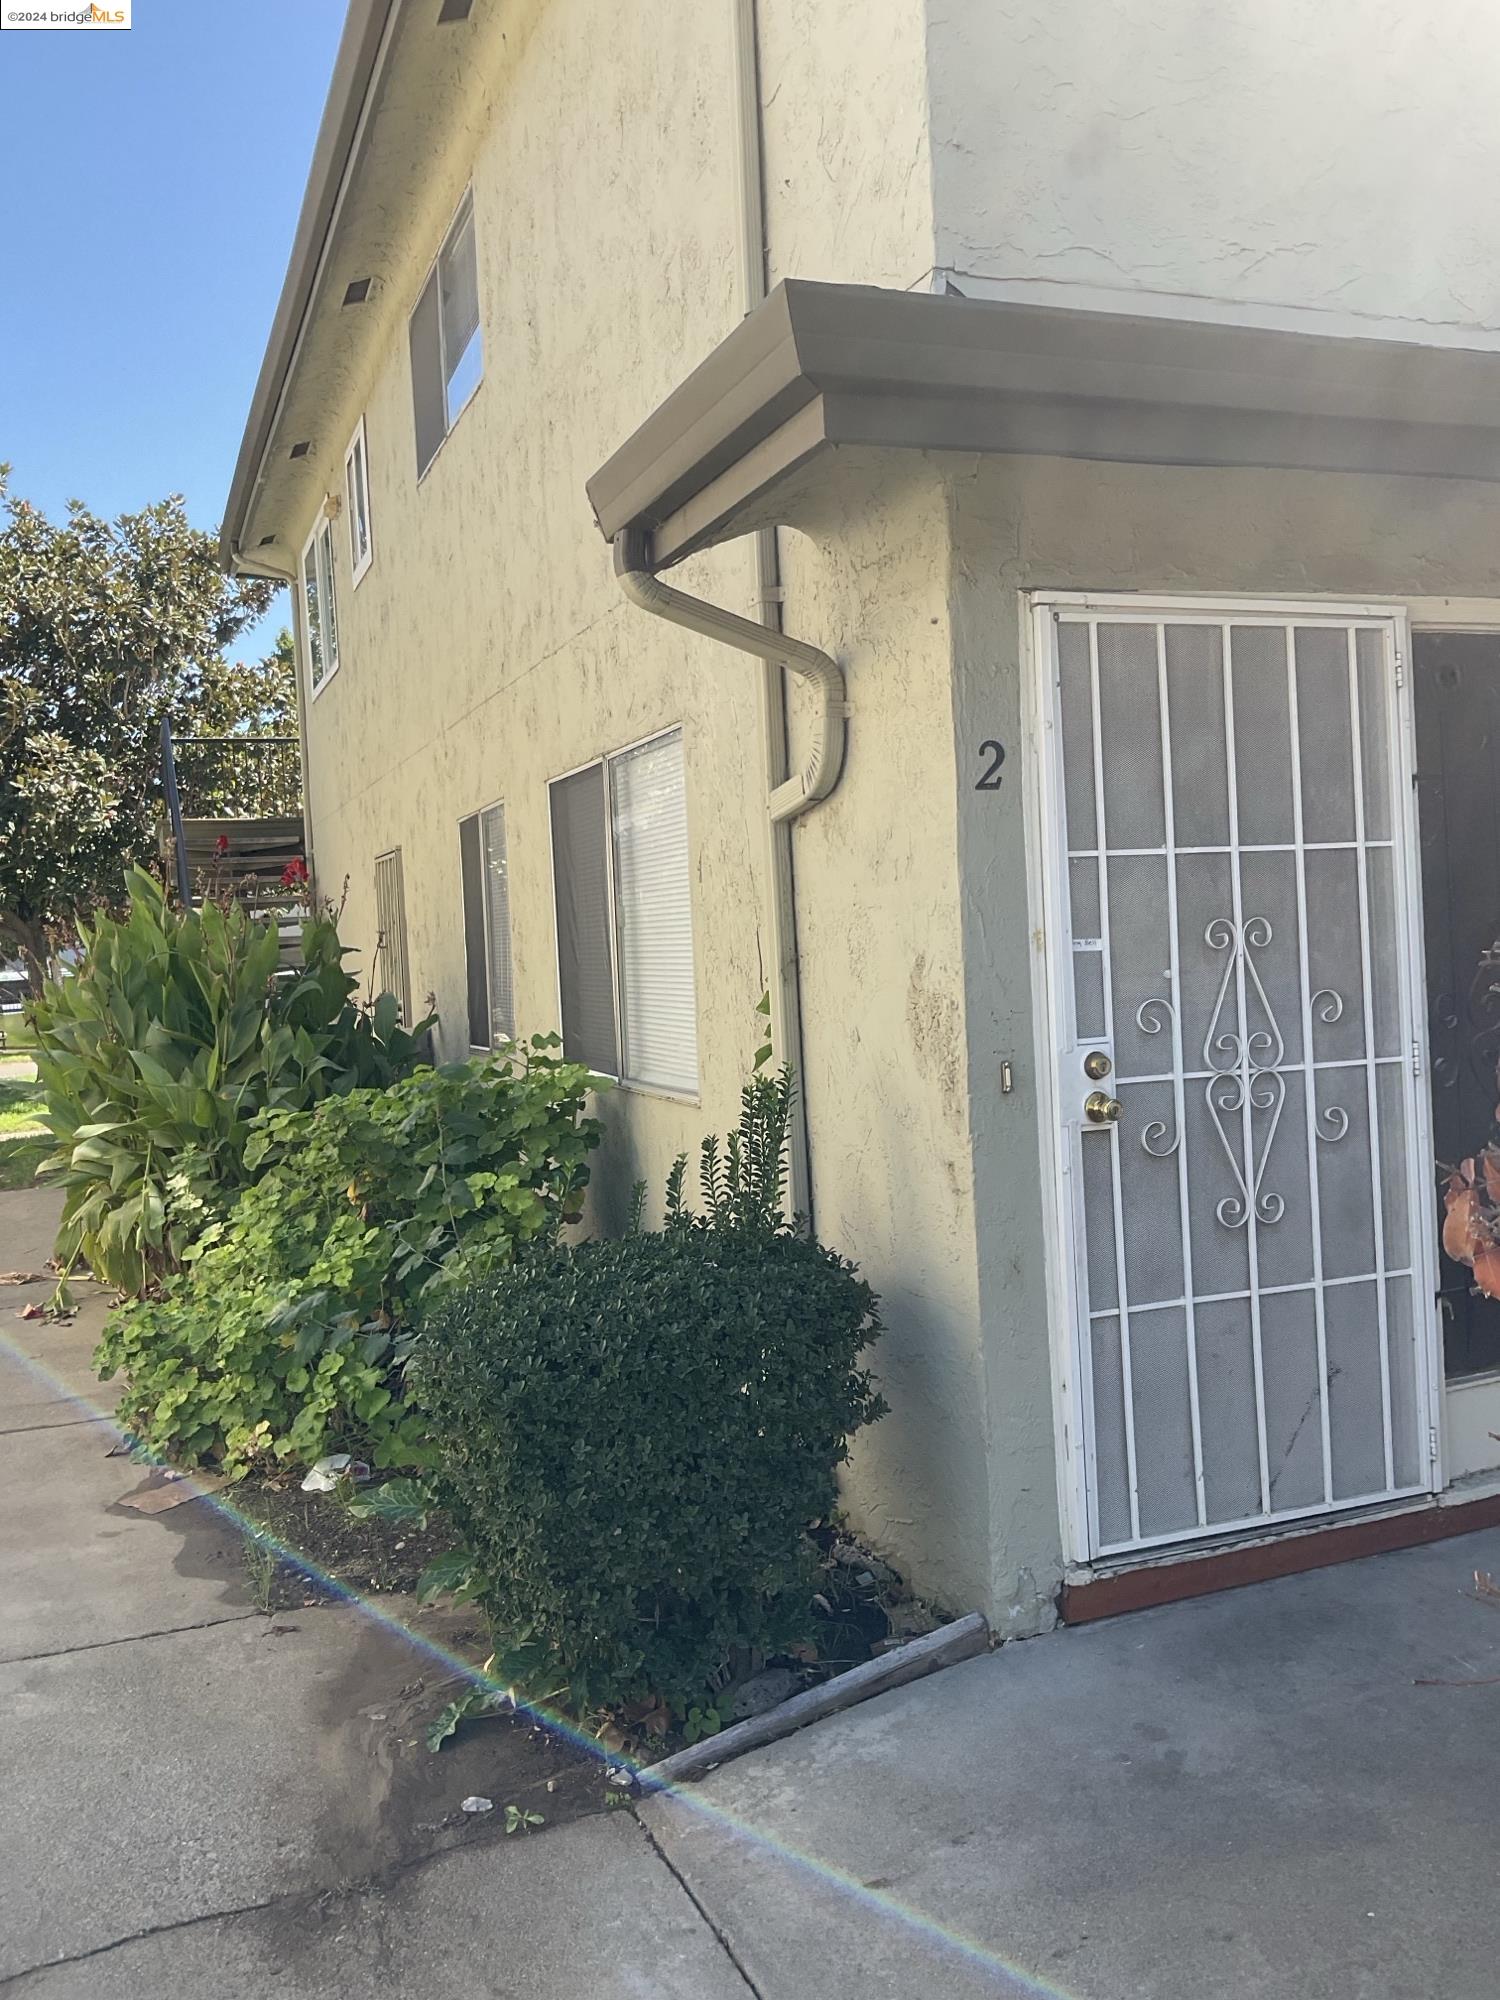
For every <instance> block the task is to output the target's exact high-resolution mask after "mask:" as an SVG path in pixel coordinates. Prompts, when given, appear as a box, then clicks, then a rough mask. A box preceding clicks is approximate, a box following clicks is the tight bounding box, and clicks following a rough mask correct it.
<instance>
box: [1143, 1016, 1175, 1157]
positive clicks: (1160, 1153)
mask: <svg viewBox="0 0 1500 2000" xmlns="http://www.w3.org/2000/svg"><path fill="white" fill-rule="evenodd" d="M1176 1019H1177V1009H1176V1008H1175V1007H1174V1006H1173V1005H1172V1003H1171V1001H1170V1000H1162V999H1159V998H1158V997H1157V996H1155V995H1154V994H1153V996H1152V997H1151V999H1149V1000H1143V1001H1142V1002H1141V1004H1140V1006H1139V1007H1137V1008H1136V1010H1135V1024H1136V1026H1137V1027H1138V1028H1139V1029H1140V1031H1141V1033H1142V1034H1143V1035H1159V1034H1161V1033H1163V1031H1164V1030H1165V1029H1167V1028H1169V1027H1171V1026H1172V1025H1173V1024H1174V1023H1175V1021H1176ZM1181 1144H1182V1134H1181V1132H1178V1131H1174V1130H1173V1128H1172V1127H1171V1126H1170V1125H1168V1123H1167V1122H1166V1120H1165V1119H1164V1118H1153V1119H1152V1120H1151V1123H1150V1124H1149V1125H1147V1126H1146V1127H1145V1128H1144V1129H1143V1130H1142V1132H1141V1151H1142V1152H1143V1153H1149V1154H1150V1156H1151V1158H1152V1159H1153V1160H1170V1159H1171V1157H1172V1155H1173V1154H1174V1153H1175V1152H1176V1151H1177V1148H1178V1147H1179V1146H1180V1145H1181Z"/></svg>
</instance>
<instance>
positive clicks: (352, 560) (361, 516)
mask: <svg viewBox="0 0 1500 2000" xmlns="http://www.w3.org/2000/svg"><path fill="white" fill-rule="evenodd" d="M344 505H345V506H346V507H347V508H348V510H349V571H350V579H351V581H352V582H354V583H358V582H359V580H360V578H361V577H362V576H363V575H364V573H365V571H366V570H367V569H368V568H369V567H370V562H371V558H372V557H373V556H374V554H375V545H374V543H373V542H372V541H371V539H370V467H369V453H368V450H367V448H366V445H365V420H364V418H363V417H361V418H360V420H359V429H358V430H357V431H356V432H355V433H354V436H353V437H352V438H351V439H350V440H349V449H348V451H346V452H345V454H344Z"/></svg>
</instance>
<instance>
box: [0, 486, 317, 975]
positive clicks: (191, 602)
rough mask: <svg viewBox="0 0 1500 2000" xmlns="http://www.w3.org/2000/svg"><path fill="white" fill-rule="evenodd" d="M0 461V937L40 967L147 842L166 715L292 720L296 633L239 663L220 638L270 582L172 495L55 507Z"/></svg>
mask: <svg viewBox="0 0 1500 2000" xmlns="http://www.w3.org/2000/svg"><path fill="white" fill-rule="evenodd" d="M7 474H8V468H7V467H4V466H0V953H6V954H8V953H14V952H19V953H20V954H21V955H22V957H23V958H24V959H25V960H26V962H27V963H28V965H29V966H30V967H31V968H32V969H33V972H35V969H36V968H37V967H38V966H39V965H40V964H41V963H42V962H43V961H45V959H46V957H47V955H48V952H49V950H50V949H52V948H54V947H55V946H56V945H57V944H58V943H59V942H63V941H66V940H67V939H68V938H69V937H70V936H71V935H72V933H73V931H74V928H75V926H76V925H77V923H78V922H79V921H80V920H81V919H84V918H87V917H88V916H89V915H90V914H92V913H93V912H94V911H96V910H98V909H100V908H108V907H111V906H113V905H115V904H117V903H118V902H119V901H120V899H121V897H122V894H123V880H124V873H125V869H126V868H127V866H129V865H130V864H131V863H141V862H145V861H147V860H148V859H149V857H150V856H151V855H152V853H153V852H154V849H155V845H156V838H155V822H156V816H157V813H158V810H159V804H160V799H161V771H160V747H159V746H160V731H161V724H162V720H163V718H164V717H166V718H169V719H170V721H171V723H172V727H173V731H174V734H182V735H192V734H195V733H201V734H204V735H228V734H234V733H238V732H239V731H241V730H243V729H250V730H252V731H255V732H256V733H264V732H266V731H267V725H268V724H269V725H270V726H271V731H272V732H274V733H281V732H282V731H283V730H287V729H289V728H290V727H291V724H290V717H291V715H292V713H293V710H294V703H295V695H294V691H293V675H292V669H291V649H290V641H289V640H288V641H284V642H283V643H282V644H281V645H279V646H278V648H277V650H276V651H275V652H274V653H272V654H271V655H270V656H269V657H268V658H267V659H265V660H263V661H260V662H259V663H256V664H249V665H246V664H241V663H238V662H232V661H229V660H227V659H226V658H225V649H226V648H227V647H229V646H231V645H233V643H234V641H235V640H236V639H237V638H238V637H239V635H240V634H241V633H242V632H243V631H245V629H246V628H247V627H248V626H250V625H252V624H253V623H254V622H255V620H256V619H258V618H260V617H261V616H262V615H263V614H264V613H265V611H266V610H267V608H268V607H269V605H270V603H271V600H272V597H273V596H274V593H275V588H276V587H275V585H273V584H271V583H267V582H263V581H261V580H259V579H249V578H228V577H225V576H224V575H223V574H222V573H221V572H220V569H219V564H218V545H217V542H216V540H215V538H214V537H213V536H212V535H209V534H205V533H203V531H202V530H201V529H198V528H194V527H193V526H192V525H191V523H190V522H189V521H188V518H187V513H186V510H185V508H184V506H183V502H182V499H181V497H180V496H179V495H176V494H174V495H172V496H170V497H169V498H167V499H165V500H161V501H158V502H157V503H156V504H155V505H154V506H151V507H146V508H143V509H142V510H141V511H140V512H139V513H135V514H122V515H120V516H119V518H118V519H116V520H113V521H106V520H101V519H100V518H99V517H98V516H97V515H95V514H92V513H90V511H89V509H88V508H87V507H86V506H85V505H84V504H83V502H82V501H79V500H72V501H69V503H68V508H67V518H66V519H65V520H64V521H61V522H57V521H51V520H49V519H48V518H47V517H46V515H44V514H43V513H42V512H41V511H40V510H39V509H38V508H36V507H34V506H31V505H30V504H29V503H28V502H26V501H24V500H21V499H16V498H13V497H12V496H11V495H10V493H9V491H8V483H7Z"/></svg>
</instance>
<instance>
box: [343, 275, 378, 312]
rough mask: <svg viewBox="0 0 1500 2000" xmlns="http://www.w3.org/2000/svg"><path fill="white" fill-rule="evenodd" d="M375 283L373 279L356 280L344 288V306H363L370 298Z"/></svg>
mask: <svg viewBox="0 0 1500 2000" xmlns="http://www.w3.org/2000/svg"><path fill="white" fill-rule="evenodd" d="M373 283H374V279H373V278H355V279H354V280H353V282H352V283H351V284H348V285H346V286H345V287H344V304H345V305H346V306H362V305H363V304H364V302H365V300H366V299H367V298H368V297H369V296H370V286H371V285H372V284H373Z"/></svg>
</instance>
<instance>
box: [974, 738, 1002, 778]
mask: <svg viewBox="0 0 1500 2000" xmlns="http://www.w3.org/2000/svg"><path fill="white" fill-rule="evenodd" d="M979 754H980V756H981V757H982V758H983V759H984V769H983V770H982V771H981V772H980V774H979V776H978V778H977V779H976V780H975V783H974V789H975V791H976V792H998V791H999V789H1000V766H1001V765H1002V764H1003V763H1004V762H1005V745H1004V744H1003V743H997V742H996V741H995V738H994V737H993V736H987V737H986V738H985V740H984V741H983V743H981V744H980V746H979Z"/></svg>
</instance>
